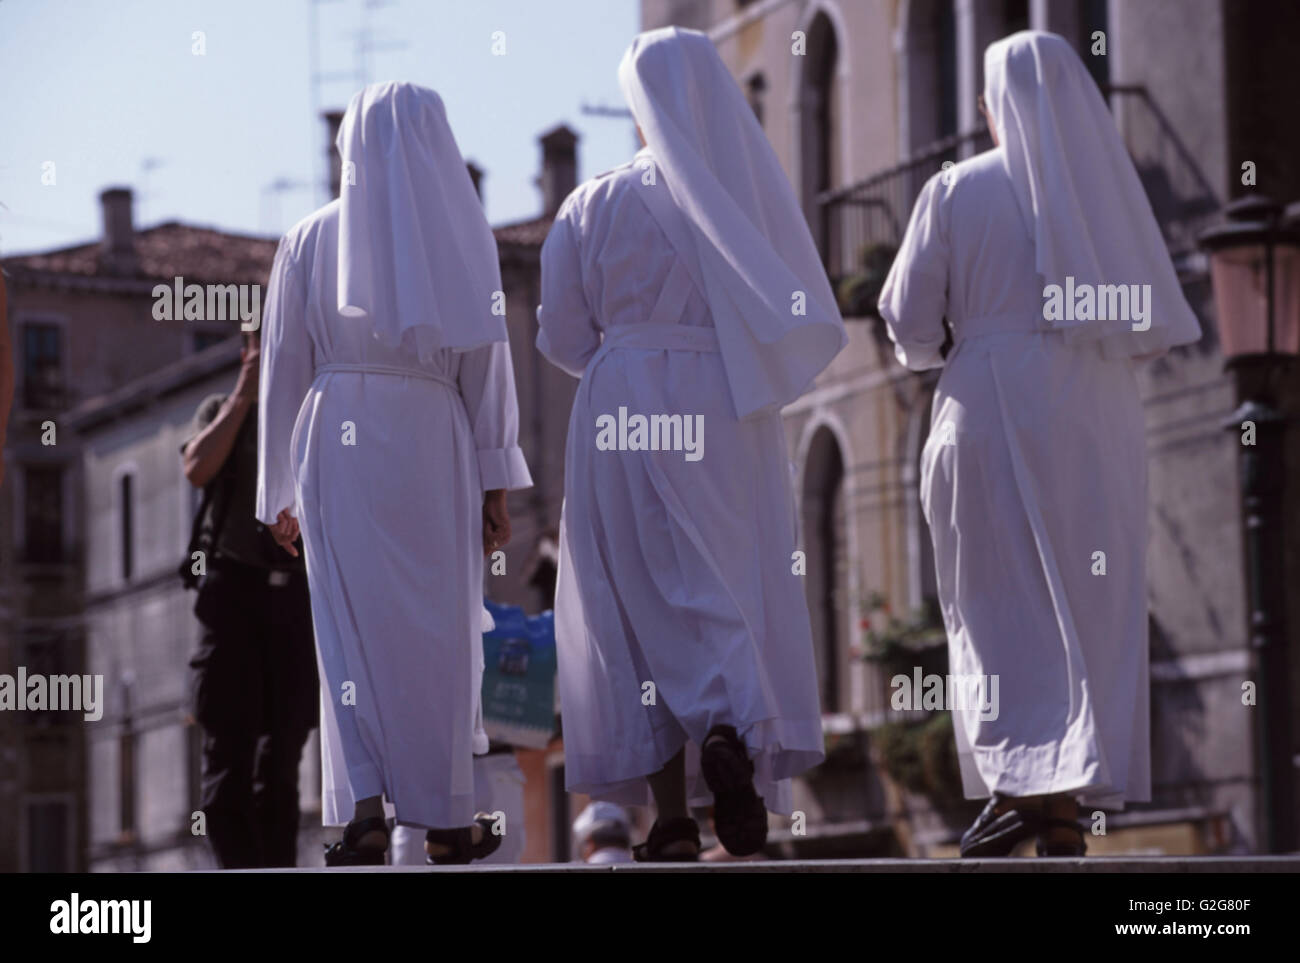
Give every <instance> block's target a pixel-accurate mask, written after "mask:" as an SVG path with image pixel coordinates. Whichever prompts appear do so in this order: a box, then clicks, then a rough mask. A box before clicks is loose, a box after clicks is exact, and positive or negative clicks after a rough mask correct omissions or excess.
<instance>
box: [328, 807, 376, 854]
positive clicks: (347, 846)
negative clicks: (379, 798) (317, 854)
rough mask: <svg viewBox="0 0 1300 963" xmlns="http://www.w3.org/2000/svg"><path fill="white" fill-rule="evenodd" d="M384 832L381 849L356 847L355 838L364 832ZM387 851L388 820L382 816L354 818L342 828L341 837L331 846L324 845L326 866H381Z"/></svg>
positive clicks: (358, 837)
mask: <svg viewBox="0 0 1300 963" xmlns="http://www.w3.org/2000/svg"><path fill="white" fill-rule="evenodd" d="M374 832H380V833H383V834H384V848H383V849H372V848H367V849H358V848H357V845H356V843H357V840H358V839H360V838H361V837H362V836H364V835H366V833H374ZM386 852H388V821H387V820H385V819H384V818H383V817H382V816H370V817H369V818H367V819H361V820H357V819H354V820H352V822H350V823H348V824H347V826H346V827H344V829H343V838H342V839H341V840H339V841H338V842H337V843H335V844H334V845H333V846H326V847H325V865H326V866H383V865H384V853H386Z"/></svg>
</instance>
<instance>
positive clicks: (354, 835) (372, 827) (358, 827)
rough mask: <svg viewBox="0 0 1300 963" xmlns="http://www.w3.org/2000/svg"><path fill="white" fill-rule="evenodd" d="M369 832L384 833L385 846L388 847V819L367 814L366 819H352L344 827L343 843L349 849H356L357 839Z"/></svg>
mask: <svg viewBox="0 0 1300 963" xmlns="http://www.w3.org/2000/svg"><path fill="white" fill-rule="evenodd" d="M367 833H383V834H384V848H387V847H388V839H389V835H388V820H387V819H385V818H384V817H383V816H367V817H366V818H365V819H354V820H352V821H351V822H350V823H348V824H347V826H345V827H344V828H343V845H344V846H346V847H347V848H348V849H356V848H357V845H356V844H357V841H358V840H360V839H361V837H362V836H365V835H366V834H367ZM367 848H370V847H367Z"/></svg>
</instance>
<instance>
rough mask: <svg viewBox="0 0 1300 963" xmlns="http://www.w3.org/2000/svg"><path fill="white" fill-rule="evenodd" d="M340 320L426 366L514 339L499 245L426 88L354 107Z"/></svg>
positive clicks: (358, 100)
mask: <svg viewBox="0 0 1300 963" xmlns="http://www.w3.org/2000/svg"><path fill="white" fill-rule="evenodd" d="M336 143H337V146H338V149H339V155H340V156H341V157H342V159H343V176H342V184H341V187H340V191H339V194H340V199H341V209H340V212H339V213H340V216H339V261H338V310H339V313H340V314H342V315H344V316H345V317H354V318H358V319H363V322H364V323H368V324H369V325H370V326H371V328H372V329H373V334H374V336H375V337H376V338H378V339H379V340H380V341H382V342H383V343H385V344H387V345H389V346H392V347H395V346H397V345H399V344H401V343H402V342H403V340H405V339H408V338H409V339H410V341H409V343H410V344H411V345H412V346H413V347H414V348H415V349H416V350H417V351H418V353H419V356H420V357H421V359H423V360H428V358H429V357H430V356H431V355H432V353H433V352H435V351H438V350H440V349H451V350H455V351H467V350H470V349H472V348H477V347H481V346H483V345H485V344H489V343H491V342H494V341H505V340H506V324H505V317H504V308H503V305H504V299H503V298H501V296H500V295H498V293H497V292H499V291H500V290H501V269H500V265H499V263H498V261H497V246H496V240H495V238H494V237H493V236H492V230H491V228H490V227H489V226H488V223H487V220H486V218H485V217H484V216H483V207H482V204H481V203H480V202H479V198H478V194H477V193H476V192H475V190H474V184H473V181H471V180H470V176H469V172H468V171H467V170H466V168H465V161H464V160H463V159H462V157H461V155H460V149H459V148H458V147H457V146H456V139H455V138H454V137H453V136H452V133H451V128H450V127H449V126H448V124H447V112H446V110H445V109H444V108H443V105H442V99H441V98H440V97H439V96H438V95H437V94H436V93H434V92H433V91H432V90H429V89H428V88H426V87H417V86H416V85H414V84H407V83H383V84H371V85H370V86H368V87H366V88H364V89H363V90H361V91H360V92H358V93H357V94H356V95H355V96H353V98H352V102H351V103H349V104H348V109H347V113H346V114H344V116H343V123H342V124H341V125H340V126H339V133H338V140H337V142H336Z"/></svg>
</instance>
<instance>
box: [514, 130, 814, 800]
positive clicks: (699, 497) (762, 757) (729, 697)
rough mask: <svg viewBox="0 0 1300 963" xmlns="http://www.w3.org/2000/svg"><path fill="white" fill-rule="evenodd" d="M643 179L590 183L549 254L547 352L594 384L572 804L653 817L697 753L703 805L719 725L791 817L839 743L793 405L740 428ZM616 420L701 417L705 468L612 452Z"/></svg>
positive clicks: (559, 222)
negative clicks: (821, 690) (829, 702)
mask: <svg viewBox="0 0 1300 963" xmlns="http://www.w3.org/2000/svg"><path fill="white" fill-rule="evenodd" d="M637 161H638V162H650V161H652V158H651V155H650V152H649V151H648V150H646V151H642V152H641V153H640V154H638V155H637ZM641 177H642V168H641V167H638V166H636V165H635V164H628V165H625V166H623V167H620V168H617V169H616V170H614V171H611V172H609V173H608V174H605V175H602V176H601V177H598V178H595V179H594V180H592V181H589V182H587V183H586V184H584V185H582V186H580V187H579V188H578V189H577V190H576V191H575V192H574V193H573V194H572V195H570V197H569V198H568V200H567V201H566V202H565V203H564V205H563V206H562V207H561V209H560V211H559V213H558V215H557V218H556V221H555V224H554V227H553V228H552V230H551V233H550V236H549V237H548V238H547V241H546V244H545V246H544V247H543V249H542V304H541V307H540V309H539V312H538V320H539V323H540V332H539V334H538V338H537V346H538V348H539V349H540V350H541V351H542V353H543V354H544V355H546V357H547V358H549V359H550V360H551V361H552V362H553V363H554V364H556V365H557V366H559V367H560V368H562V369H563V370H565V371H567V372H569V373H570V374H572V375H574V376H575V377H580V378H581V379H582V384H581V386H580V387H579V390H578V394H577V397H576V399H575V401H574V405H573V412H572V417H571V419H570V422H569V436H568V449H567V455H566V461H565V476H564V478H565V492H564V494H565V498H564V509H563V517H562V521H561V551H560V565H559V574H558V580H557V585H556V601H555V634H556V643H557V646H558V653H559V674H560V705H561V710H562V713H563V717H564V755H565V774H566V778H567V782H568V788H569V790H570V791H571V792H581V793H586V794H589V795H591V796H593V797H595V798H598V799H607V800H611V801H615V802H620V803H623V804H628V805H644V804H646V803H648V802H649V795H648V791H647V786H646V783H645V781H644V777H645V776H647V775H649V774H651V773H654V772H656V771H657V770H659V769H661V768H662V767H663V766H664V764H665V763H667V762H668V760H669V759H671V758H672V757H673V756H674V755H675V754H676V753H677V752H678V750H680V749H682V748H683V746H686V745H687V744H688V743H689V744H690V745H691V747H692V748H691V751H690V752H689V753H688V757H687V777H688V780H694V781H696V784H695V785H688V792H689V793H690V795H691V797H692V798H705V799H707V798H708V791H707V788H705V787H704V785H703V780H701V779H698V776H697V773H698V768H697V766H696V765H694V764H693V763H694V760H695V759H696V758H697V757H696V755H695V751H696V749H697V748H698V745H699V744H700V743H701V742H702V741H703V739H704V737H705V735H706V733H707V732H708V731H709V729H710V728H711V727H712V726H714V725H717V724H720V723H722V724H730V725H733V726H735V727H736V729H737V731H738V732H739V733H740V734H741V736H742V738H743V739H744V741H745V742H746V744H747V746H748V749H749V752H750V755H751V757H752V758H753V760H754V764H755V787H756V789H757V791H758V792H759V794H760V795H762V796H763V798H764V800H765V802H766V805H767V807H768V809H770V810H771V811H773V812H788V811H789V808H790V792H789V778H790V777H792V776H794V775H797V774H798V773H800V772H802V771H804V770H805V769H807V768H809V767H811V766H813V765H816V764H817V763H819V762H820V761H821V760H822V758H823V740H822V725H821V712H820V707H819V703H818V694H817V685H816V669H815V666H814V663H813V649H812V639H811V631H810V627H809V620H808V610H807V606H806V603H805V600H804V589H803V580H802V579H801V578H800V577H799V576H798V575H796V574H793V573H792V561H791V554H792V552H793V551H794V550H795V547H796V543H795V530H796V523H795V518H796V509H795V500H794V494H793V490H792V484H791V470H790V460H789V455H788V453H787V450H786V440H785V432H784V429H783V427H782V424H781V418H780V413H779V409H778V408H773V409H771V410H768V411H766V412H763V413H759V414H758V415H756V416H754V417H751V418H748V419H745V420H740V419H738V418H737V416H736V413H735V408H734V404H733V400H732V396H731V393H730V390H729V387H728V381H727V376H726V372H725V370H724V365H723V359H722V355H721V354H720V353H719V350H718V343H717V334H716V330H715V328H714V324H713V320H714V319H713V317H712V315H711V313H710V310H709V306H708V303H707V302H706V300H705V299H704V297H703V296H702V295H701V292H700V291H699V290H698V288H697V287H696V285H695V284H694V283H693V282H692V280H691V276H690V272H689V271H688V270H687V269H686V267H685V266H684V265H683V262H682V261H681V259H680V258H679V257H678V255H677V253H676V249H675V248H674V246H673V244H671V243H670V241H669V239H668V237H666V236H665V232H664V231H663V230H662V229H661V226H660V221H659V220H658V218H659V217H666V218H681V217H682V215H681V214H680V213H679V212H676V211H675V209H673V208H672V205H671V204H669V205H666V206H665V208H664V209H663V210H661V211H659V213H658V214H657V215H656V216H651V213H650V211H649V210H648V209H647V207H646V202H645V201H644V200H643V199H642V197H641V196H638V187H637V184H638V182H639V180H640V178H641ZM648 189H649V190H664V188H663V187H662V186H659V187H655V188H648ZM663 196H664V197H666V196H667V195H666V194H665V195H663ZM678 229H679V232H680V234H681V235H682V236H686V237H689V236H690V235H689V229H688V228H687V225H686V224H685V222H684V221H682V222H680V223H678ZM602 338H603V342H602ZM620 407H622V408H624V409H626V413H627V416H628V417H629V418H630V417H631V416H632V415H637V414H640V415H644V416H646V417H647V418H648V417H649V416H651V415H661V414H662V415H673V414H680V415H682V416H684V417H685V418H690V417H691V416H695V415H699V416H702V418H703V436H702V438H700V439H698V441H701V442H702V444H703V447H702V448H701V449H700V450H701V451H702V453H703V457H702V458H700V459H699V460H698V461H688V460H687V459H686V457H685V452H684V451H664V450H660V451H644V450H638V451H633V450H622V451H620V450H600V449H598V448H597V418H598V417H599V416H601V415H611V416H613V417H614V418H616V419H617V418H618V416H619V409H620ZM647 683H653V690H651V689H650V688H649V687H648V686H647ZM651 694H652V695H653V701H651Z"/></svg>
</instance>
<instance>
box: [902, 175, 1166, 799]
mask: <svg viewBox="0 0 1300 963" xmlns="http://www.w3.org/2000/svg"><path fill="white" fill-rule="evenodd" d="M945 181H947V183H945ZM1034 263H1035V262H1034V241H1033V239H1032V238H1031V237H1030V235H1029V233H1028V231H1027V230H1026V227H1025V224H1024V221H1023V220H1022V218H1021V215H1020V212H1019V211H1018V209H1017V204H1016V197H1015V194H1014V191H1013V188H1012V184H1011V181H1010V179H1009V177H1008V175H1007V172H1006V169H1005V167H1004V165H1003V163H1002V160H1001V157H1000V154H999V152H998V151H997V150H993V151H988V152H985V153H983V154H980V155H978V156H976V157H973V158H971V159H969V160H966V161H963V162H961V163H959V164H957V165H956V166H955V167H953V168H951V169H950V170H948V171H947V172H945V173H943V174H940V175H936V176H935V177H934V178H932V179H931V180H930V181H929V182H928V183H927V184H926V185H925V187H924V189H923V190H922V191H921V195H920V198H919V199H918V201H917V204H916V208H915V210H914V211H913V214H912V219H911V223H910V224H909V226H908V229H907V233H906V236H905V237H904V240H903V243H902V247H901V248H900V250H899V252H898V257H897V260H896V261H895V262H894V266H893V268H892V270H891V271H890V273H889V277H888V279H887V281H886V283H885V286H884V289H883V292H882V295H881V298H880V310H881V313H882V315H883V316H884V318H885V319H886V321H887V322H888V325H889V334H890V337H891V338H892V339H893V340H894V342H895V343H896V351H897V354H898V358H899V360H900V361H901V362H902V363H903V364H905V365H907V366H908V367H909V368H913V369H915V370H921V369H925V368H932V367H936V366H939V365H942V366H943V369H944V370H943V373H942V376H941V377H940V379H939V383H938V386H937V387H936V389H935V396H934V407H933V415H932V418H931V422H930V434H929V439H928V441H927V442H926V444H925V447H924V449H923V451H922V453H921V490H920V495H921V504H922V506H923V508H924V512H925V518H926V521H927V522H928V523H929V526H930V532H931V535H932V537H933V540H934V554H935V568H936V573H937V576H938V590H939V601H940V603H941V606H942V609H943V618H944V623H945V626H946V628H947V633H948V651H949V663H950V665H949V671H950V672H951V673H952V674H953V675H955V676H997V678H998V689H997V695H998V704H997V717H996V718H985V719H981V718H980V713H978V712H977V711H956V712H954V714H953V721H954V728H955V729H956V734H957V746H958V754H959V758H960V761H961V771H962V782H963V787H964V790H965V794H966V796H967V797H969V798H980V797H985V796H988V795H990V794H991V793H993V792H999V793H1005V794H1009V795H1013V796H1030V795H1037V794H1040V793H1059V792H1070V793H1074V794H1076V795H1077V796H1079V797H1080V798H1081V799H1082V800H1083V801H1085V802H1088V803H1091V804H1103V805H1122V803H1123V801H1125V800H1134V801H1142V800H1148V799H1150V793H1151V762H1150V735H1149V706H1148V694H1149V684H1148V669H1147V594H1146V548H1147V469H1146V434H1145V416H1144V413H1143V406H1142V401H1141V399H1140V397H1139V394H1138V386H1137V381H1136V378H1135V376H1134V367H1133V366H1134V362H1133V361H1131V360H1129V359H1128V358H1127V357H1121V358H1117V359H1115V360H1110V359H1108V358H1107V357H1106V355H1105V354H1104V352H1103V351H1102V349H1101V346H1100V345H1099V344H1098V343H1097V342H1082V343H1079V344H1077V345H1071V344H1069V343H1067V339H1066V334H1065V333H1064V332H1062V331H1053V330H1046V329H1045V328H1044V321H1043V313H1044V283H1043V279H1042V278H1041V277H1040V276H1039V275H1038V274H1037V272H1036V271H1035V269H1034ZM945 316H946V317H947V319H948V321H949V322H950V324H951V325H952V331H953V337H954V340H955V343H954V345H953V347H952V349H951V351H950V353H949V355H948V358H947V361H946V362H945V361H944V360H943V359H942V358H941V356H940V353H939V351H940V345H941V344H942V342H943V340H944V330H943V326H942V321H943V318H944V317H945ZM1098 553H1104V572H1105V574H1104V575H1103V574H1099V573H1100V572H1101V571H1102V568H1101V565H1102V564H1103V563H1102V556H1101V555H1099V554H1098ZM1094 573H1098V574H1094ZM991 691H992V690H991V688H990V689H989V692H990V693H991ZM991 714H992V713H985V715H991Z"/></svg>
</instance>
